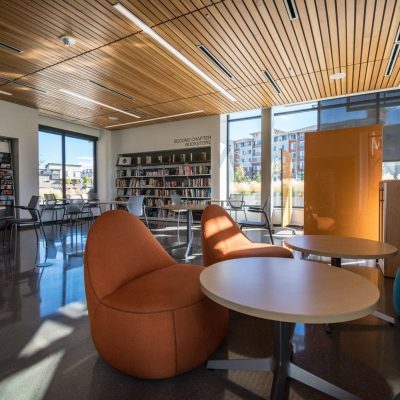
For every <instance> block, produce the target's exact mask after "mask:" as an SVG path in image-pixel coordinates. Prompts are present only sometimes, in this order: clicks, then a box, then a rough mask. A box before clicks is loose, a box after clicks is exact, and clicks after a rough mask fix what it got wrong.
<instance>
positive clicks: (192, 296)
mask: <svg viewBox="0 0 400 400" xmlns="http://www.w3.org/2000/svg"><path fill="white" fill-rule="evenodd" d="M203 269H204V267H201V266H197V265H187V264H176V265H173V266H171V267H167V268H161V269H159V270H156V271H153V272H150V273H148V274H145V275H142V276H141V277H139V278H136V279H134V280H132V281H130V282H128V283H126V284H125V285H123V286H122V287H120V288H118V289H117V290H116V291H114V292H113V293H112V294H110V295H108V296H106V297H105V298H104V299H103V300H102V304H103V305H105V306H109V307H112V308H114V309H118V310H120V311H125V312H131V313H156V312H165V311H171V310H176V309H179V308H184V307H188V306H190V305H193V304H195V303H198V302H200V301H201V300H202V299H204V294H203V293H202V291H201V289H200V285H199V276H200V273H201V271H202V270H203Z"/></svg>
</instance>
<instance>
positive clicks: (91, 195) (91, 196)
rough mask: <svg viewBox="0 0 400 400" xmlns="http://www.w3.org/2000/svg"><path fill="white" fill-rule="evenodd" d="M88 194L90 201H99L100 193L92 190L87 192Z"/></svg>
mask: <svg viewBox="0 0 400 400" xmlns="http://www.w3.org/2000/svg"><path fill="white" fill-rule="evenodd" d="M87 196H88V197H87V198H88V200H89V201H97V200H99V195H98V194H97V193H95V192H91V191H90V190H89V192H88V193H87Z"/></svg>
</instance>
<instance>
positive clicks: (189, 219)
mask: <svg viewBox="0 0 400 400" xmlns="http://www.w3.org/2000/svg"><path fill="white" fill-rule="evenodd" d="M192 227H193V213H192V210H190V209H188V210H187V216H186V243H182V244H177V245H176V246H171V247H168V248H167V250H169V251H170V250H175V249H180V248H182V247H186V250H185V257H184V258H188V257H189V255H190V254H192V246H193V230H192ZM178 235H179V232H178Z"/></svg>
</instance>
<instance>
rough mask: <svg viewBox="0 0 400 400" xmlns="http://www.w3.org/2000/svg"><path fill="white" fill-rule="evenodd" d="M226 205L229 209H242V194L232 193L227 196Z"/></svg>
mask: <svg viewBox="0 0 400 400" xmlns="http://www.w3.org/2000/svg"><path fill="white" fill-rule="evenodd" d="M228 204H229V206H230V207H231V208H238V209H239V208H242V207H243V193H232V194H230V195H229V199H228Z"/></svg>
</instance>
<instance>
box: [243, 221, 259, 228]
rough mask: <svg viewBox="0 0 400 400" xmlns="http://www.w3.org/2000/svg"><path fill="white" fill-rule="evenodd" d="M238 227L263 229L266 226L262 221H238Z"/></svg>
mask: <svg viewBox="0 0 400 400" xmlns="http://www.w3.org/2000/svg"><path fill="white" fill-rule="evenodd" d="M238 225H241V226H263V227H264V226H265V225H266V222H265V221H263V222H261V221H239V222H238Z"/></svg>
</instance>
